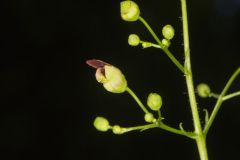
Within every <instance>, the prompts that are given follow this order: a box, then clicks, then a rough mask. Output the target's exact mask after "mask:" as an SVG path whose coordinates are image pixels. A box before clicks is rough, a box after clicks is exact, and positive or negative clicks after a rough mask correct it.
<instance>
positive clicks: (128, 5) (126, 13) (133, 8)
mask: <svg viewBox="0 0 240 160" xmlns="http://www.w3.org/2000/svg"><path fill="white" fill-rule="evenodd" d="M120 12H121V17H122V19H123V20H125V21H128V22H134V21H136V20H138V18H139V15H140V10H139V7H138V5H137V4H136V3H135V2H133V1H130V0H128V1H122V2H121V3H120Z"/></svg>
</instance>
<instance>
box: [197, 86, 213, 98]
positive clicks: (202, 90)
mask: <svg viewBox="0 0 240 160" xmlns="http://www.w3.org/2000/svg"><path fill="white" fill-rule="evenodd" d="M197 93H198V95H199V96H200V97H202V98H206V97H209V96H210V94H211V89H210V87H209V86H208V85H207V84H205V83H200V84H199V85H198V86H197Z"/></svg>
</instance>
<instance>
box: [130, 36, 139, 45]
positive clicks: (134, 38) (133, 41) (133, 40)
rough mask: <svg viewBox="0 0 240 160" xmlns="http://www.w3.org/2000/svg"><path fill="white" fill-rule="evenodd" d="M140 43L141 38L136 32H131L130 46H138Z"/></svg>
mask: <svg viewBox="0 0 240 160" xmlns="http://www.w3.org/2000/svg"><path fill="white" fill-rule="evenodd" d="M139 43H140V38H139V37H138V35H136V34H130V35H129V36H128V44H129V45H130V46H138V45H139Z"/></svg>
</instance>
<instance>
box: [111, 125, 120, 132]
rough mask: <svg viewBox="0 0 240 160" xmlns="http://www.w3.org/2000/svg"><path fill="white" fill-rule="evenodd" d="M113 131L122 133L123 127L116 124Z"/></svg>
mask: <svg viewBox="0 0 240 160" xmlns="http://www.w3.org/2000/svg"><path fill="white" fill-rule="evenodd" d="M112 131H113V133H114V134H122V128H121V127H120V126H119V125H114V126H113V127H112Z"/></svg>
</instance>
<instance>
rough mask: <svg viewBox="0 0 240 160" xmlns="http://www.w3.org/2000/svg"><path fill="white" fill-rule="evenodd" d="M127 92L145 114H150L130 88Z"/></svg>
mask: <svg viewBox="0 0 240 160" xmlns="http://www.w3.org/2000/svg"><path fill="white" fill-rule="evenodd" d="M126 91H127V92H128V93H129V94H130V95H131V96H132V97H133V99H134V100H135V101H136V102H137V104H138V105H139V107H140V108H141V109H142V110H143V112H145V113H149V112H148V110H147V109H146V107H145V106H144V105H143V104H142V102H141V101H140V99H139V98H138V97H137V95H136V94H135V93H134V92H133V91H132V90H131V89H130V88H128V87H127V88H126Z"/></svg>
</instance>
